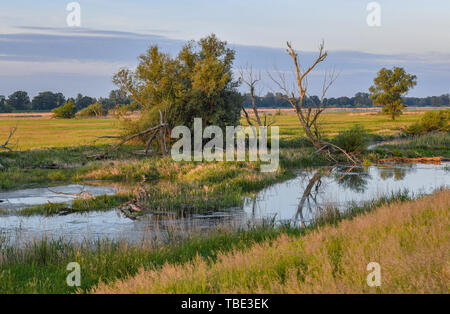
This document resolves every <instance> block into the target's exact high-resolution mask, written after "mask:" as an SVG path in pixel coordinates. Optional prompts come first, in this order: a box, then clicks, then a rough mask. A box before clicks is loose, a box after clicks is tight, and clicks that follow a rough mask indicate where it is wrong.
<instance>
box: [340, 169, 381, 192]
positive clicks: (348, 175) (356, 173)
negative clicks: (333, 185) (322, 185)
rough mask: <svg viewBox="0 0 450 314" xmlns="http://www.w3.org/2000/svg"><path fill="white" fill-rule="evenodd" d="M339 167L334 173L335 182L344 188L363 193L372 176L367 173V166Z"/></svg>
mask: <svg viewBox="0 0 450 314" xmlns="http://www.w3.org/2000/svg"><path fill="white" fill-rule="evenodd" d="M344 169H345V168H341V169H338V170H337V171H336V173H335V178H336V179H335V180H336V182H337V183H338V184H339V185H340V186H342V187H344V188H346V189H350V190H352V191H354V192H357V193H364V192H365V191H366V190H367V185H368V182H369V180H370V179H372V176H371V175H370V174H369V171H368V168H363V167H351V168H347V169H345V170H344Z"/></svg>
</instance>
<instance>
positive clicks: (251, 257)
mask: <svg viewBox="0 0 450 314" xmlns="http://www.w3.org/2000/svg"><path fill="white" fill-rule="evenodd" d="M449 203H450V191H448V190H447V191H442V192H439V193H437V194H435V195H433V196H428V197H425V198H423V199H420V200H416V201H413V202H406V203H403V204H399V203H392V204H389V205H385V206H382V207H381V208H378V209H376V210H375V211H374V212H370V213H367V214H365V215H362V216H358V217H356V218H354V219H352V220H344V221H341V222H340V223H338V224H337V225H327V226H325V227H322V228H320V229H318V230H316V231H314V232H312V233H310V234H307V235H305V236H303V237H292V236H288V235H282V236H280V237H279V238H278V239H276V240H275V241H270V242H262V243H258V244H255V245H253V246H251V247H250V248H248V249H235V250H234V251H233V252H227V253H220V254H219V255H218V256H217V258H215V259H214V260H212V259H208V258H205V257H202V256H198V257H196V258H195V259H194V260H193V261H192V262H187V263H182V264H166V265H164V267H162V268H161V269H157V270H143V269H141V270H140V271H139V273H138V274H137V275H135V276H134V277H132V278H129V279H125V280H122V281H118V282H116V283H114V284H101V285H100V286H99V287H98V288H97V289H95V290H94V292H96V293H194V294H195V293H199V294H203V293H291V294H292V293H293V294H298V293H449V292H450V290H449V286H450V277H449V275H450V274H449V258H450V253H449V252H450V229H449V228H448V209H449V208H448V204H449ZM371 262H376V263H379V265H380V266H381V286H379V287H369V286H368V285H367V283H366V277H367V275H368V273H369V272H368V271H366V267H367V265H368V264H369V263H371Z"/></svg>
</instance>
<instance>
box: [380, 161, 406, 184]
mask: <svg viewBox="0 0 450 314" xmlns="http://www.w3.org/2000/svg"><path fill="white" fill-rule="evenodd" d="M412 171H414V165H412V164H411V165H402V166H401V167H398V166H397V167H392V166H389V165H385V166H383V167H378V174H379V175H380V178H381V179H383V180H387V179H391V178H393V179H394V180H395V181H400V180H403V179H404V178H405V176H406V174H408V173H410V172H412Z"/></svg>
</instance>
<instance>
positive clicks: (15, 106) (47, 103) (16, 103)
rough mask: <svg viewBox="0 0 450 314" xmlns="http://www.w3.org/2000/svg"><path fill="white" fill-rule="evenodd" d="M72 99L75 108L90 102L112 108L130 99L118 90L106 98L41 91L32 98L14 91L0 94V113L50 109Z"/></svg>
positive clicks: (128, 102)
mask: <svg viewBox="0 0 450 314" xmlns="http://www.w3.org/2000/svg"><path fill="white" fill-rule="evenodd" d="M69 99H72V100H73V102H74V104H75V106H76V110H77V111H78V110H81V109H84V108H86V107H88V106H90V105H92V104H95V103H97V102H98V103H100V104H102V107H103V108H104V109H112V108H114V107H115V106H116V105H129V104H130V103H131V102H132V99H131V98H130V97H128V96H127V95H126V94H125V93H123V92H122V91H120V90H113V91H111V92H110V93H109V96H108V97H107V98H103V97H100V98H99V99H97V98H95V97H89V96H83V95H82V94H78V95H77V97H76V98H67V99H66V97H65V96H64V95H63V94H62V93H53V92H41V93H39V94H38V95H36V96H35V97H34V98H33V99H32V100H31V99H30V97H29V96H28V93H27V92H25V91H16V92H14V93H12V94H11V95H9V96H8V97H5V96H3V95H0V113H7V112H15V111H51V110H53V109H55V108H57V107H60V106H62V105H63V104H64V103H66V102H67V101H68V100H69Z"/></svg>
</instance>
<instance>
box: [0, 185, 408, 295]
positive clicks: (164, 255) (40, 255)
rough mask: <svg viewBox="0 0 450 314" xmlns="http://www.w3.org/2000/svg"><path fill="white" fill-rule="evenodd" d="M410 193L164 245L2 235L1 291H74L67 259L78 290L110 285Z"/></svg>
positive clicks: (303, 230) (298, 230)
mask: <svg viewBox="0 0 450 314" xmlns="http://www.w3.org/2000/svg"><path fill="white" fill-rule="evenodd" d="M411 197H412V195H410V194H409V193H407V192H406V191H405V192H403V193H398V194H395V195H391V196H390V197H384V198H380V199H378V200H376V201H373V202H368V203H366V204H364V205H362V206H356V205H355V206H352V207H351V208H349V210H348V211H347V213H346V214H337V212H336V211H334V210H329V211H327V212H324V213H323V214H322V215H321V216H320V217H319V218H318V220H317V221H316V222H314V223H312V224H311V225H309V226H308V227H307V228H299V227H297V226H296V225H293V224H283V225H281V226H276V225H275V224H274V223H273V222H263V223H262V224H260V225H257V226H249V227H248V228H245V229H240V230H237V231H233V230H229V229H223V230H217V231H211V232H210V233H205V232H202V233H201V234H194V233H193V234H190V235H189V236H188V237H187V238H184V239H181V240H180V239H176V241H175V242H173V243H169V244H166V245H158V244H156V243H152V242H146V243H142V244H141V245H129V244H126V243H119V242H112V241H100V242H99V241H91V242H86V243H83V244H80V245H77V244H70V243H67V242H66V241H64V240H60V241H50V240H47V239H43V240H41V241H36V242H33V243H29V244H26V245H24V246H23V247H17V246H11V245H8V244H7V241H8V239H7V238H4V239H2V237H1V235H0V283H1V284H0V293H72V292H75V291H76V289H75V288H72V287H68V286H67V284H66V281H65V280H66V276H67V275H68V271H66V266H67V264H68V263H70V262H78V263H79V264H80V265H81V276H82V280H81V287H80V290H81V291H88V290H90V289H92V287H94V286H96V285H97V284H98V283H99V282H100V281H101V282H105V283H111V282H114V281H115V280H118V279H125V278H127V277H129V276H134V275H136V274H137V273H138V271H139V270H140V269H143V270H155V269H160V268H161V267H163V265H165V264H183V263H188V262H190V261H192V260H194V259H196V258H197V257H199V256H200V257H202V258H205V259H207V260H208V261H211V262H214V261H215V260H216V258H217V256H218V255H220V254H224V253H226V252H230V251H232V250H246V249H247V248H249V247H251V246H252V245H255V244H257V243H262V242H267V243H270V242H271V241H273V240H274V239H276V238H278V237H279V236H280V235H282V234H284V235H289V236H291V237H300V236H302V235H305V234H308V233H309V232H311V230H314V229H315V228H317V227H318V226H321V225H324V224H327V223H333V224H335V223H337V222H338V221H339V220H341V219H344V218H351V217H354V216H355V215H357V214H359V213H362V212H364V211H369V210H372V209H374V208H375V207H376V206H379V205H381V204H387V203H390V202H402V201H406V200H408V199H410V198H411Z"/></svg>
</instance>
